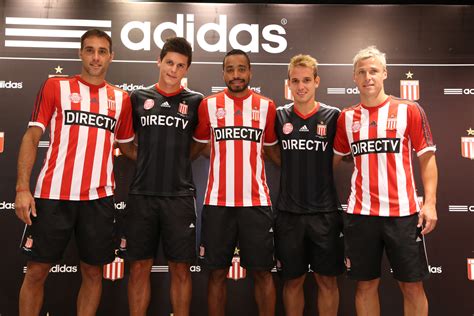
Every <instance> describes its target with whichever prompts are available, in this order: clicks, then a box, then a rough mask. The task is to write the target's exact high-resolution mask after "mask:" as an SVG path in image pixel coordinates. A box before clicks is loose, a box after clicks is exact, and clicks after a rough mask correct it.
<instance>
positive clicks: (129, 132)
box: [115, 92, 135, 143]
mask: <svg viewBox="0 0 474 316" xmlns="http://www.w3.org/2000/svg"><path fill="white" fill-rule="evenodd" d="M134 136H135V134H134V132H133V121H132V105H131V102H130V98H129V96H128V94H127V93H125V92H124V93H123V100H122V111H121V113H120V118H119V122H118V125H117V131H116V132H115V140H116V141H117V142H118V143H128V142H131V141H132V140H133V137H134Z"/></svg>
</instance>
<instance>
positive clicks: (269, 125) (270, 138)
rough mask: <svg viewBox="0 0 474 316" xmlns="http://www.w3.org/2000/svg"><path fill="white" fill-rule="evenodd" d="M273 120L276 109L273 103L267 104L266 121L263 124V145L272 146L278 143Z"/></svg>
mask: <svg viewBox="0 0 474 316" xmlns="http://www.w3.org/2000/svg"><path fill="white" fill-rule="evenodd" d="M275 119H276V107H275V103H273V101H270V102H269V103H268V113H267V121H266V123H265V133H264V135H265V137H264V140H263V145H265V146H272V145H275V144H277V143H278V138H277V135H276V133H275Z"/></svg>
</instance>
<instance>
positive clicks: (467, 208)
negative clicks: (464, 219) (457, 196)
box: [448, 205, 474, 213]
mask: <svg viewBox="0 0 474 316" xmlns="http://www.w3.org/2000/svg"><path fill="white" fill-rule="evenodd" d="M448 210H449V211H450V212H460V213H463V212H474V205H449V206H448Z"/></svg>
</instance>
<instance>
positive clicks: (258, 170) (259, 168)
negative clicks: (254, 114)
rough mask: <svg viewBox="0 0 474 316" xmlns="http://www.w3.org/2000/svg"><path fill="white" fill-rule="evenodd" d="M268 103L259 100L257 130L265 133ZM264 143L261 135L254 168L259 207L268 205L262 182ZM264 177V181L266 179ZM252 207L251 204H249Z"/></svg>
mask: <svg viewBox="0 0 474 316" xmlns="http://www.w3.org/2000/svg"><path fill="white" fill-rule="evenodd" d="M268 104H269V102H268V100H265V99H261V100H260V119H259V121H258V123H259V128H260V129H261V130H262V131H265V124H266V122H267V114H268V106H269V105H268ZM264 142H265V138H264V135H263V134H262V140H261V141H260V142H258V143H257V168H256V172H255V174H256V178H257V184H258V195H259V197H260V203H261V205H268V201H267V195H266V194H265V190H264V188H265V185H264V183H263V181H262V171H263V173H264V174H265V169H264V167H263V163H262V162H263V159H262V157H261V156H262V143H264ZM266 178H267V177H266V175H265V177H264V179H266ZM250 205H252V204H250Z"/></svg>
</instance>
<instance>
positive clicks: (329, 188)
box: [275, 103, 341, 214]
mask: <svg viewBox="0 0 474 316" xmlns="http://www.w3.org/2000/svg"><path fill="white" fill-rule="evenodd" d="M339 114H340V110H339V109H338V108H335V107H330V106H327V105H325V104H323V103H320V105H319V109H318V110H317V111H316V112H315V113H313V114H312V115H311V116H309V117H306V118H303V117H301V116H299V115H298V114H297V113H296V112H295V111H294V105H293V103H291V104H287V105H285V106H281V107H279V108H277V120H276V123H275V128H276V133H277V135H278V138H279V141H280V143H281V145H283V144H284V143H286V144H290V145H288V146H280V152H281V175H280V193H279V196H278V201H277V204H276V208H277V209H278V210H280V211H286V212H291V213H297V214H315V213H322V212H334V211H337V210H341V206H340V203H339V199H338V196H337V191H336V187H335V184H334V178H333V169H332V159H333V155H334V153H333V143H334V137H335V135H336V127H337V119H338V117H339ZM285 124H291V128H288V126H289V125H286V128H283V126H285ZM318 125H319V127H320V129H319V130H318ZM308 144H309V145H311V146H309V145H308ZM316 144H317V145H318V146H316ZM313 145H314V146H313Z"/></svg>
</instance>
